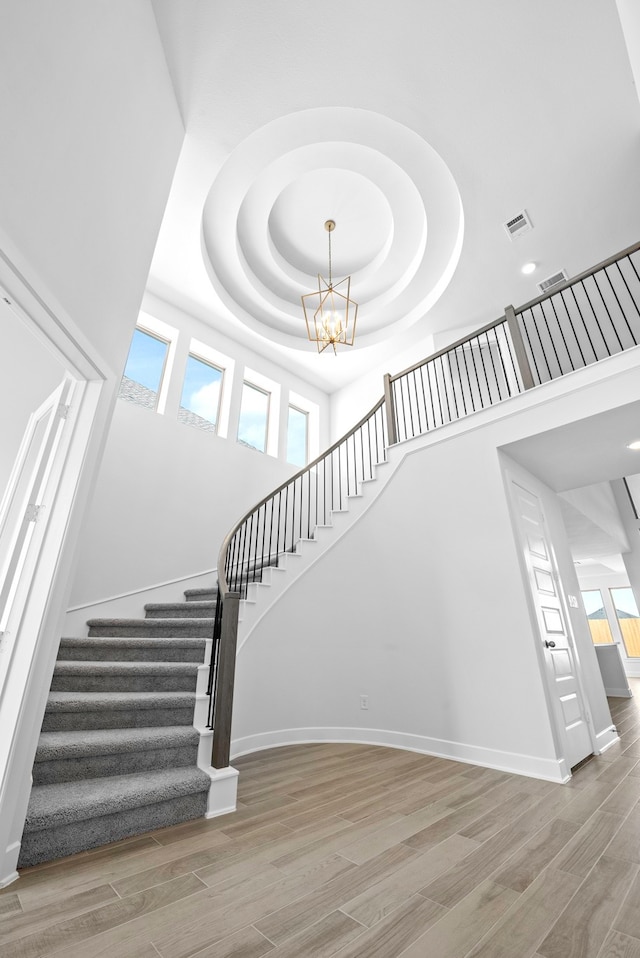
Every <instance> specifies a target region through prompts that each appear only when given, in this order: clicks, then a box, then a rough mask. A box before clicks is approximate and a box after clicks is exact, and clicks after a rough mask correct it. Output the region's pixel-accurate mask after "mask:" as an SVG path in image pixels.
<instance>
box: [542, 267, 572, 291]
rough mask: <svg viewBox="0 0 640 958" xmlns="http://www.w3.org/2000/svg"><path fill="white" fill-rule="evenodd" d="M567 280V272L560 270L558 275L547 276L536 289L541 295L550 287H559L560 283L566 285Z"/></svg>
mask: <svg viewBox="0 0 640 958" xmlns="http://www.w3.org/2000/svg"><path fill="white" fill-rule="evenodd" d="M568 279H569V277H568V275H567V271H566V270H564V269H561V270H560V272H559V273H554V274H553V276H548V277H547V279H543V280H542V281H541V282H540V283H538V289H539V290H540V292H541V293H546V292H547V291H548V290H550V289H551V287H552V286H559V285H560V283H566V281H567V280H568Z"/></svg>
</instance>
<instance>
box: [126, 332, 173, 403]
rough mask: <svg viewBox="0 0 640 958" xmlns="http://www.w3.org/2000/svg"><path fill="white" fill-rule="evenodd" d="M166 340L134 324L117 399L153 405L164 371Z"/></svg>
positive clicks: (156, 398)
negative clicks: (134, 327)
mask: <svg viewBox="0 0 640 958" xmlns="http://www.w3.org/2000/svg"><path fill="white" fill-rule="evenodd" d="M168 349H169V343H168V342H167V341H166V340H164V339H161V338H160V337H159V336H154V335H153V334H152V333H149V332H147V330H145V329H140V328H139V327H137V328H136V329H135V331H134V333H133V339H132V340H131V346H130V348H129V356H128V358H127V364H126V366H125V369H124V375H123V377H122V382H121V383H120V392H119V397H120V399H124V400H126V401H127V402H131V403H135V404H136V405H137V406H144V407H145V408H146V409H155V408H156V406H157V405H158V394H159V392H160V386H161V383H162V377H163V375H164V368H165V363H166V359H167V351H168Z"/></svg>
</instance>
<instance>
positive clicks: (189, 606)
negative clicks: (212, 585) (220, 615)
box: [144, 600, 216, 619]
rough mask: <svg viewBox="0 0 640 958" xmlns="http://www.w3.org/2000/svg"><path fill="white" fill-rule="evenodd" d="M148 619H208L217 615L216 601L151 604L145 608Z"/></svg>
mask: <svg viewBox="0 0 640 958" xmlns="http://www.w3.org/2000/svg"><path fill="white" fill-rule="evenodd" d="M144 611H145V615H146V617H147V619H206V618H213V616H214V615H215V614H216V603H215V601H202V600H200V601H195V600H193V601H192V602H149V603H147V605H145V607H144Z"/></svg>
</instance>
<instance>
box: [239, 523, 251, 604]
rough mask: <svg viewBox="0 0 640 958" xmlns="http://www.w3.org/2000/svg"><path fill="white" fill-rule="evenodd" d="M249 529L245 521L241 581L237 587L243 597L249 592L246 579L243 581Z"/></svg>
mask: <svg viewBox="0 0 640 958" xmlns="http://www.w3.org/2000/svg"><path fill="white" fill-rule="evenodd" d="M247 529H248V523H247V522H246V521H245V523H244V524H243V527H242V533H243V535H242V560H241V562H240V570H239V571H240V582H239V584H238V588H237V589H236V591H237V592H239V593H240V595H241V596H242V597H243V598H244V597H245V595H246V594H247V593H246V591H245V588H244V581H243V569H244V559H245V555H246V550H247Z"/></svg>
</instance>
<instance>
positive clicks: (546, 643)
mask: <svg viewBox="0 0 640 958" xmlns="http://www.w3.org/2000/svg"><path fill="white" fill-rule="evenodd" d="M544 644H545V645H546V647H547V648H548V649H555V647H556V643H555V642H553V641H551V642H550V641H548V640H547V641H545V643H544Z"/></svg>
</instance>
